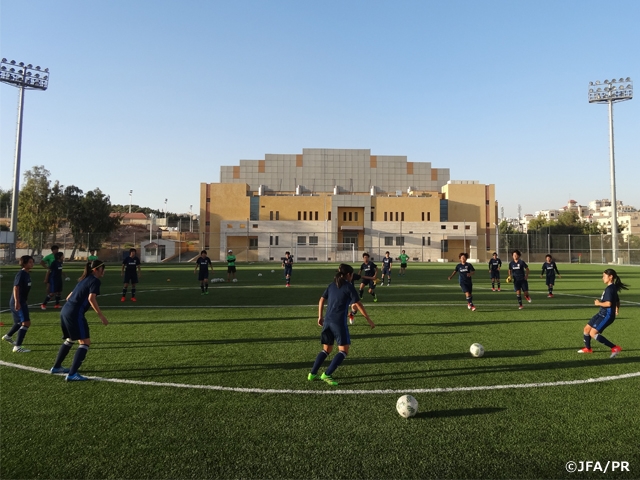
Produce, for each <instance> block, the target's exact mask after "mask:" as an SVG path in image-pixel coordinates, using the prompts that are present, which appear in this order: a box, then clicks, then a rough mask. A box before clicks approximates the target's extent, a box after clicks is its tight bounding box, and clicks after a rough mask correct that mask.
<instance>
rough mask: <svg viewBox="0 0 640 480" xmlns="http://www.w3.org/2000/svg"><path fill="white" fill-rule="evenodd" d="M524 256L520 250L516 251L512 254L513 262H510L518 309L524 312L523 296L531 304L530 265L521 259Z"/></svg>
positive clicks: (510, 274)
mask: <svg viewBox="0 0 640 480" xmlns="http://www.w3.org/2000/svg"><path fill="white" fill-rule="evenodd" d="M521 255H522V254H521V253H520V250H514V251H513V253H512V257H513V260H511V261H510V262H509V277H510V278H512V279H513V289H514V290H515V292H516V298H517V299H518V309H519V310H522V309H523V308H524V307H523V306H522V294H521V293H524V298H525V299H526V300H527V302H529V303H531V297H530V296H529V281H528V280H529V265H527V264H526V262H525V261H524V260H522V259H521V258H520V256H521Z"/></svg>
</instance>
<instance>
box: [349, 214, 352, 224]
mask: <svg viewBox="0 0 640 480" xmlns="http://www.w3.org/2000/svg"><path fill="white" fill-rule="evenodd" d="M349 221H350V222H353V213H352V212H349Z"/></svg>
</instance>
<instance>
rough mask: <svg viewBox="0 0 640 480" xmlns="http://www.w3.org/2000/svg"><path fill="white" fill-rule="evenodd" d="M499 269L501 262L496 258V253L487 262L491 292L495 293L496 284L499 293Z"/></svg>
mask: <svg viewBox="0 0 640 480" xmlns="http://www.w3.org/2000/svg"><path fill="white" fill-rule="evenodd" d="M500 268H502V260H500V259H499V258H498V252H493V257H492V258H491V260H489V274H490V275H491V291H492V292H495V291H496V283H497V284H498V291H500Z"/></svg>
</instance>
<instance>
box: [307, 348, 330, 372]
mask: <svg viewBox="0 0 640 480" xmlns="http://www.w3.org/2000/svg"><path fill="white" fill-rule="evenodd" d="M328 356H329V354H328V353H327V352H325V351H324V350H322V351H321V352H320V353H319V354H318V356H317V357H316V361H315V362H313V368H312V369H311V373H313V374H314V375H315V374H316V373H318V369H319V368H320V366H321V365H322V363H323V362H324V361H325V360H326V359H327V357H328Z"/></svg>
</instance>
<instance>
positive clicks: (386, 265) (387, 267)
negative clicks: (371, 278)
mask: <svg viewBox="0 0 640 480" xmlns="http://www.w3.org/2000/svg"><path fill="white" fill-rule="evenodd" d="M389 255H390V254H389V252H385V254H384V258H383V259H382V286H383V287H384V276H385V275H386V276H387V287H390V286H391V267H392V264H393V258H391V257H390V256H389Z"/></svg>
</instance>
